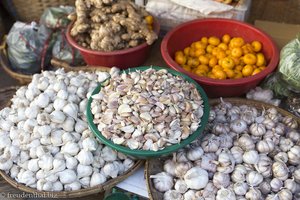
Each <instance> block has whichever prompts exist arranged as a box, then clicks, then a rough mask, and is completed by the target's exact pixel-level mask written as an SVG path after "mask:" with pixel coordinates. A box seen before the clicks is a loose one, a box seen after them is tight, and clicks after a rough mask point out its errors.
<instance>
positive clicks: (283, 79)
mask: <svg viewBox="0 0 300 200" xmlns="http://www.w3.org/2000/svg"><path fill="white" fill-rule="evenodd" d="M262 86H263V87H264V88H269V89H272V90H273V91H274V92H275V94H276V95H277V96H285V97H288V96H289V95H291V94H292V93H300V38H296V39H294V40H292V41H290V42H289V43H288V44H287V45H285V46H284V47H283V48H282V50H281V52H280V62H279V66H278V70H277V72H275V73H274V74H272V75H270V76H268V77H267V78H266V80H265V81H264V82H263V84H262Z"/></svg>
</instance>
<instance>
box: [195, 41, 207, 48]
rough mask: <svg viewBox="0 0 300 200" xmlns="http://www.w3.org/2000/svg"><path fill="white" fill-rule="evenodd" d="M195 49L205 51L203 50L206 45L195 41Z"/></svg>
mask: <svg viewBox="0 0 300 200" xmlns="http://www.w3.org/2000/svg"><path fill="white" fill-rule="evenodd" d="M195 48H196V49H205V48H206V45H205V44H203V43H202V42H200V41H197V42H196V43H195Z"/></svg>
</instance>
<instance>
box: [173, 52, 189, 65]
mask: <svg viewBox="0 0 300 200" xmlns="http://www.w3.org/2000/svg"><path fill="white" fill-rule="evenodd" d="M175 61H176V62H177V63H178V64H179V65H184V64H185V63H186V61H187V59H186V57H185V56H184V55H183V53H178V54H177V55H175Z"/></svg>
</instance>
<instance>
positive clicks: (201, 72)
mask: <svg viewBox="0 0 300 200" xmlns="http://www.w3.org/2000/svg"><path fill="white" fill-rule="evenodd" d="M194 73H195V74H197V75H198V76H206V72H205V71H204V70H202V69H198V68H196V70H195V71H194Z"/></svg>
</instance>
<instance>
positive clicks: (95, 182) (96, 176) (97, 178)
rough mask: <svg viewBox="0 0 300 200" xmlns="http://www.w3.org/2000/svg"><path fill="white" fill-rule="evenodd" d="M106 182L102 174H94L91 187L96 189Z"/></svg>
mask: <svg viewBox="0 0 300 200" xmlns="http://www.w3.org/2000/svg"><path fill="white" fill-rule="evenodd" d="M105 181H106V177H105V175H104V174H102V173H96V172H94V173H93V175H92V177H91V182H90V187H94V186H96V185H100V184H102V183H104V182H105Z"/></svg>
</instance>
